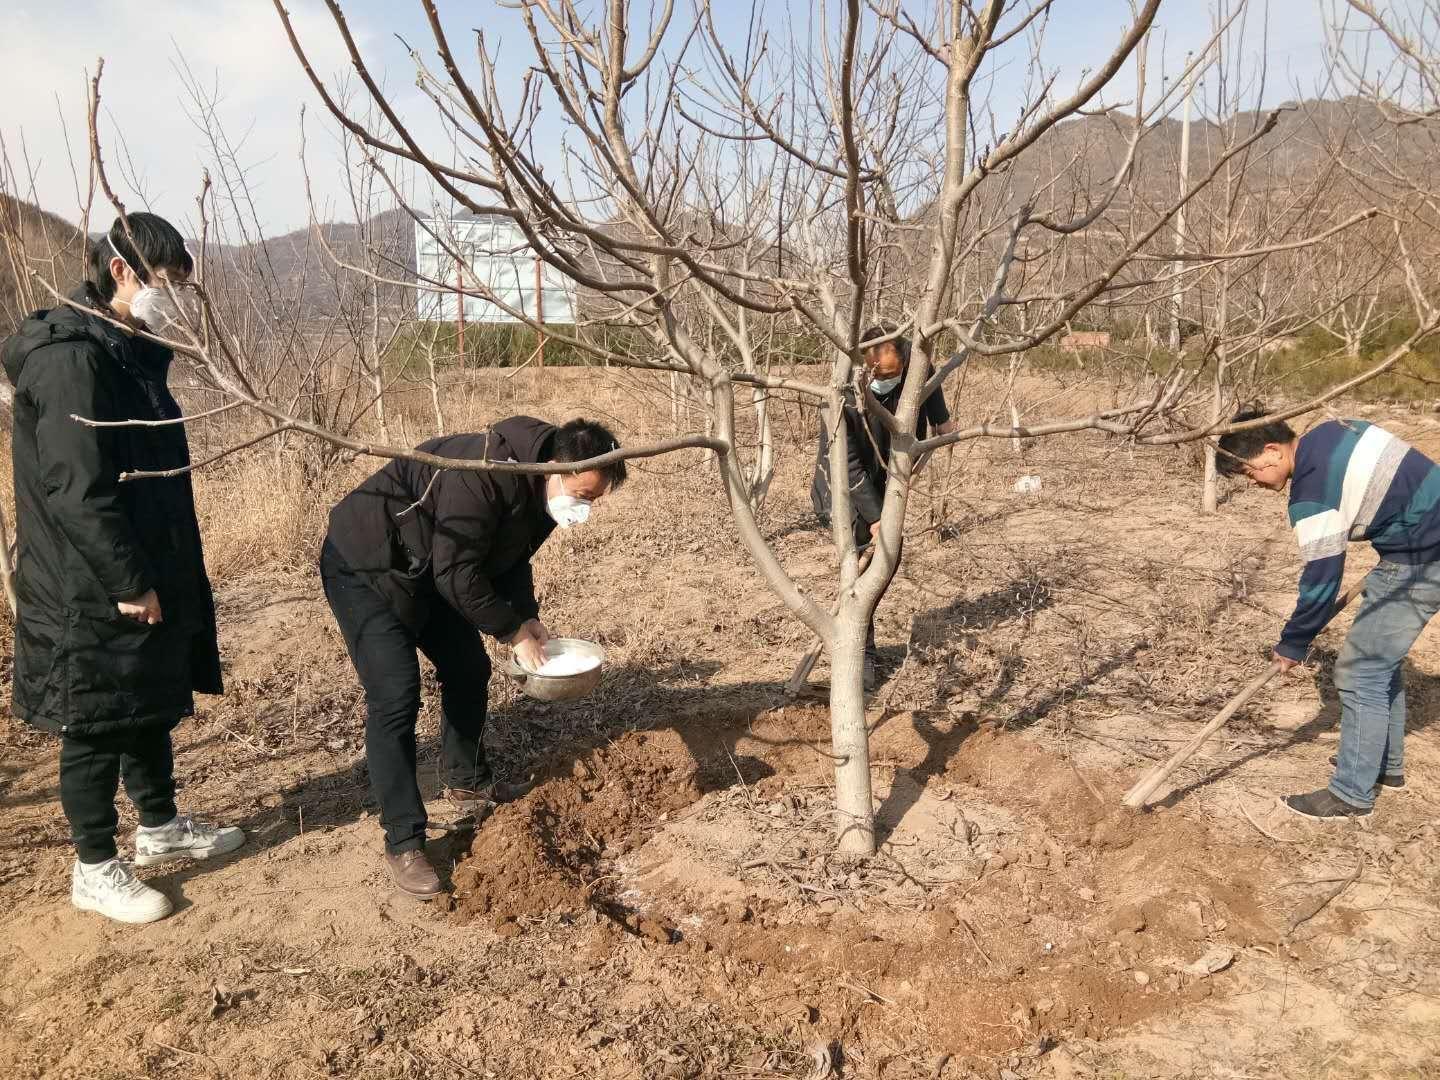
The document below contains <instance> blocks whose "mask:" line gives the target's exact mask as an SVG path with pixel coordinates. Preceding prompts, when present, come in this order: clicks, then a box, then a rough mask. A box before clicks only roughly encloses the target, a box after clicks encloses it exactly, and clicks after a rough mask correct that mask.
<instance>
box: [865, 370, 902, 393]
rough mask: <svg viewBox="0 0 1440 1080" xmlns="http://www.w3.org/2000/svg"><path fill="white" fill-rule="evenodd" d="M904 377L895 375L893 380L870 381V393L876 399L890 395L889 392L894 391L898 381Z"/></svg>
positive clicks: (898, 383)
mask: <svg viewBox="0 0 1440 1080" xmlns="http://www.w3.org/2000/svg"><path fill="white" fill-rule="evenodd" d="M904 377H905V376H904V375H896V376H895V377H894V378H893V379H871V380H870V392H871V393H872V394H874V395H875V396H876V397H884V396H885V395H886V394H888V393H890V391H891V390H894V389H895V387H897V386H899V385H900V380H901V379H903V378H904Z"/></svg>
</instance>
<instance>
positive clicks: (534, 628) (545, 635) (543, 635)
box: [522, 619, 550, 645]
mask: <svg viewBox="0 0 1440 1080" xmlns="http://www.w3.org/2000/svg"><path fill="white" fill-rule="evenodd" d="M522 629H525V630H528V631H529V632H530V636H531V637H533V638H534V639H535V640H536V641H538V642H539V643H540V644H541V645H544V644H545V643H546V642H547V641H549V640H550V631H549V630H547V629H546V628H545V624H544V623H542V622H541V621H540V620H539V619H526V620H525V625H524V626H523V627H522Z"/></svg>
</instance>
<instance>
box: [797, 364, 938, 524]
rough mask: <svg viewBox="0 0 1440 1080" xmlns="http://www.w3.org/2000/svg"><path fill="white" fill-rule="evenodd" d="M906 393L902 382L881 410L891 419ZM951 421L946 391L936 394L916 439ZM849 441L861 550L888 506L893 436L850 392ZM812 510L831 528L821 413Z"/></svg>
mask: <svg viewBox="0 0 1440 1080" xmlns="http://www.w3.org/2000/svg"><path fill="white" fill-rule="evenodd" d="M903 389H904V387H903V382H902V385H901V386H896V387H895V388H894V389H893V390H891V391H890V392H889V393H888V394H882V395H880V398H879V401H880V404H882V405H884V406H885V407H886V408H887V409H889V410H890V411H891V412H892V413H893V412H894V411H895V410H896V408H898V407H899V405H900V394H901V391H902V390H903ZM949 419H950V410H949V409H948V408H947V407H946V405H945V391H943V390H940V389H937V390H936V391H935V392H934V393H933V394H931V395H930V396H929V397H928V398H926V399H925V401H924V402H923V403H922V404H921V406H920V414H919V416H918V417H917V418H916V420H915V437H916V438H917V439H923V438H925V436H926V434H927V433H928V432H929V429H930V427H931V425H934V426H936V427H939V426H940V425H941V424H943V423H944V422H945V421H946V420H949ZM845 441H846V449H847V450H848V451H849V466H850V470H849V472H850V510H851V520H850V524H851V528H852V529H853V530H854V535H855V543H856V545H857V546H859V547H862V548H863V547H867V546H869V544H870V526H871V525H873V524H874V523H875V522H877V521H879V520H880V511H881V510H882V509H883V508H884V505H885V481H886V479H887V478H888V473H887V472H886V465H887V463H888V462H889V460H890V432H889V430H888V429H887V428H886V427H885V425H884V424H882V423H881V422H880V420H879V418H878V417H874V416H871V415H870V414H869V413H864V414H863V415H862V413H861V409H860V408H859V407H858V406H857V405H856V403H855V395H854V392H853V391H847V392H846V395H845ZM810 504H811V506H812V507H814V510H815V516H816V517H818V518H819V519H820V520H821V521H823V522H824V523H825V524H826V525H829V524H830V518H831V515H832V508H833V506H834V499H833V498H832V497H831V494H830V432H829V430H828V429H827V428H826V425H825V414H824V413H823V412H822V413H821V414H820V450H819V455H818V456H817V457H816V459H815V476H814V479H813V480H812V481H811V483H810Z"/></svg>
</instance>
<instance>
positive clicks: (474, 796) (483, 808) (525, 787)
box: [445, 773, 537, 823]
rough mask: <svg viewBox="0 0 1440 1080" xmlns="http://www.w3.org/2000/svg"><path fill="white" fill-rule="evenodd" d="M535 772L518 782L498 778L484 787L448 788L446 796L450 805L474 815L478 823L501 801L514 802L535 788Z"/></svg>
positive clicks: (463, 812)
mask: <svg viewBox="0 0 1440 1080" xmlns="http://www.w3.org/2000/svg"><path fill="white" fill-rule="evenodd" d="M536 782H537V781H536V779H535V774H534V773H531V774H530V775H529V776H527V777H526V778H525V779H524V780H521V781H519V782H518V783H514V784H512V783H507V782H506V781H504V780H496V781H494V782H493V783H489V784H486V785H485V786H484V787H482V788H475V789H471V788H446V789H445V798H446V799H448V800H449V801H450V805H451V806H453V807H455V809H456V810H458V811H460V812H461V813H462V814H465V815H467V816H473V817H474V818H475V819H476V821H477V823H478V822H480V821H484V820H485V819H486V818H487V817H489V816H490V814H491V812H492V811H494V809H495V807H497V806H499V805H500V804H501V803H508V802H514V801H515V800H516V799H519V798H522V797H523V796H525V795H527V794H528V793H529V792H531V791H532V790H534V788H535V785H536Z"/></svg>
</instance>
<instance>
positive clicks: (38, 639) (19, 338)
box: [3, 286, 221, 736]
mask: <svg viewBox="0 0 1440 1080" xmlns="http://www.w3.org/2000/svg"><path fill="white" fill-rule="evenodd" d="M72 299H74V300H76V301H77V302H79V303H82V304H85V305H86V306H88V307H95V308H103V307H104V304H103V302H102V301H100V300H99V298H98V297H96V296H95V295H94V293H93V292H92V291H91V290H90V288H89V287H88V286H87V287H82V288H81V289H79V290H77V291H76V292H75V293H74V294H73V296H72ZM171 356H172V354H171V352H170V350H169V349H166V348H163V347H161V346H158V345H155V344H153V343H151V342H147V341H145V340H143V339H141V338H138V337H134V336H132V335H130V334H127V333H125V332H124V331H122V330H120V329H118V328H116V327H114V326H112V325H110V324H109V323H106V322H105V321H104V320H102V319H97V318H95V317H93V316H91V315H86V314H84V313H82V312H79V311H76V310H75V309H74V308H70V307H63V306H62V307H58V308H55V309H53V310H51V311H40V312H36V313H35V314H34V315H32V316H31V317H30V318H29V319H27V320H26V321H25V322H24V323H23V324H22V325H21V327H20V329H19V330H18V331H17V332H16V333H15V334H14V335H12V336H11V337H10V338H9V339H7V340H6V342H5V344H4V350H3V359H4V367H5V374H6V375H7V376H9V379H10V382H11V383H12V384H13V385H14V387H15V406H14V409H15V416H14V430H13V434H12V452H13V460H14V469H15V518H16V523H15V527H16V537H17V541H18V548H19V559H18V564H17V567H16V589H17V592H18V594H19V600H20V613H19V619H18V621H17V625H16V630H15V677H14V687H13V709H14V712H15V714H16V715H17V716H19V717H20V718H22V719H24V720H26V721H28V722H29V723H31V724H33V725H35V726H36V727H39V728H43V729H45V730H47V731H53V732H58V733H61V734H66V735H71V736H83V735H87V734H94V735H100V734H110V733H114V732H117V731H123V730H125V729H127V728H134V727H145V726H151V725H157V724H159V725H172V726H173V725H174V724H175V723H176V722H177V721H178V720H179V718H180V717H182V716H186V715H189V714H190V713H191V712H193V711H194V698H193V697H192V693H193V692H197V691H198V692H200V693H206V694H218V693H220V692H221V677H220V654H219V649H218V647H217V644H216V637H215V604H214V599H213V597H212V595H211V592H210V581H209V579H208V578H207V576H206V574H205V561H204V556H203V553H202V551H201V547H200V527H199V524H198V522H197V521H196V519H195V499H194V495H193V493H192V491H191V487H190V478H189V476H188V475H182V476H176V477H172V478H167V479H157V480H134V481H129V482H124V483H122V482H121V481H120V475H121V474H122V473H125V472H131V471H137V470H159V469H175V468H184V467H186V466H188V465H189V464H190V451H189V447H188V445H187V443H186V439H185V430H184V427H183V426H182V425H180V424H172V425H166V426H163V427H119V428H93V427H87V426H85V425H83V424H80V423H77V422H76V421H75V420H74V419H72V417H74V416H82V417H85V418H87V419H93V420H169V419H174V418H176V417H178V416H180V407H179V406H178V405H177V404H176V402H175V399H174V398H173V397H172V396H171V394H170V391H169V388H168V387H167V385H166V380H167V377H168V373H169V368H170V361H171ZM150 589H154V590H155V592H156V593H157V595H158V596H159V598H160V608H161V612H162V615H163V619H164V621H163V622H161V623H159V624H158V625H155V626H147V625H145V624H143V623H140V622H137V621H135V620H134V619H130V618H127V617H125V616H123V615H121V614H120V613H119V611H118V610H117V608H116V602H117V601H119V600H131V599H135V598H137V597H139V596H140V595H141V594H143V593H145V592H146V591H148V590H150Z"/></svg>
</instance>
